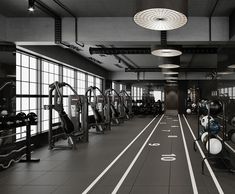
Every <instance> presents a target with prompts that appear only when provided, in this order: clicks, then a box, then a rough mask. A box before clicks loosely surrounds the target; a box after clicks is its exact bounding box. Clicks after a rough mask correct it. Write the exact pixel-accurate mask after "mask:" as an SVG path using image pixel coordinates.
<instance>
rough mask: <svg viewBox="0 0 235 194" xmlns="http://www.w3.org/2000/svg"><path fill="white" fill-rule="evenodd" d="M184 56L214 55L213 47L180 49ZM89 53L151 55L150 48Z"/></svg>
mask: <svg viewBox="0 0 235 194" xmlns="http://www.w3.org/2000/svg"><path fill="white" fill-rule="evenodd" d="M181 51H182V52H183V53H184V54H216V53H217V48H215V47H187V48H181ZM89 52H90V54H91V55H93V54H106V55H120V54H125V55H127V54H132V55H133V54H151V48H148V47H145V48H138V47H137V48H126V47H123V48H95V47H90V48H89Z"/></svg>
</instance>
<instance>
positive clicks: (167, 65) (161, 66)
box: [158, 64, 180, 69]
mask: <svg viewBox="0 0 235 194" xmlns="http://www.w3.org/2000/svg"><path fill="white" fill-rule="evenodd" d="M158 67H159V68H165V69H174V68H179V67H180V66H179V65H176V64H161V65H158Z"/></svg>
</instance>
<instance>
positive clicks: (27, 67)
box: [16, 53, 38, 139]
mask: <svg viewBox="0 0 235 194" xmlns="http://www.w3.org/2000/svg"><path fill="white" fill-rule="evenodd" d="M37 74H38V71H37V59H36V58H35V57H31V56H29V55H23V54H21V53H17V54H16V95H17V97H16V114H17V113H19V112H25V113H26V114H28V113H29V112H35V113H36V114H37V113H38V107H37V98H36V97H35V95H36V94H37V80H38V79H37ZM25 132H26V127H19V128H17V129H16V133H17V136H16V139H21V138H24V137H25V136H26V133H25ZM36 132H37V127H36V126H32V127H31V133H32V134H33V135H34V134H36Z"/></svg>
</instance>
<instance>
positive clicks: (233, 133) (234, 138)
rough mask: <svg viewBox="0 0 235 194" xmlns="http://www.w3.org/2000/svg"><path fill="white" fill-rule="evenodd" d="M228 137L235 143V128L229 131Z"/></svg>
mask: <svg viewBox="0 0 235 194" xmlns="http://www.w3.org/2000/svg"><path fill="white" fill-rule="evenodd" d="M228 139H229V140H230V141H232V142H233V143H235V129H231V130H230V131H229V132H228Z"/></svg>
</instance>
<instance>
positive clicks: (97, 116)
mask: <svg viewBox="0 0 235 194" xmlns="http://www.w3.org/2000/svg"><path fill="white" fill-rule="evenodd" d="M97 93H99V95H98V94H97ZM85 98H86V99H87V105H86V107H87V108H86V110H87V111H86V112H85V113H84V115H85V121H86V122H85V123H86V126H85V128H86V129H87V130H89V129H90V128H92V127H95V129H96V132H97V133H104V131H105V130H110V129H111V128H110V122H109V110H108V107H109V100H107V99H106V98H105V96H104V95H103V93H102V91H101V90H100V89H99V88H97V87H96V86H90V87H89V88H88V89H87V91H86V94H85ZM89 107H90V108H91V111H89ZM89 112H90V113H91V112H92V114H91V115H89V114H90V113H89Z"/></svg>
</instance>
